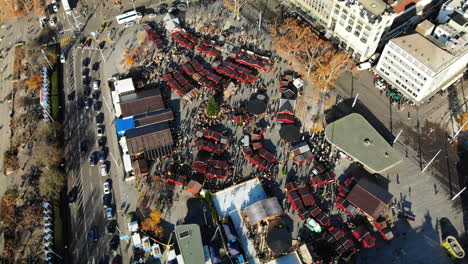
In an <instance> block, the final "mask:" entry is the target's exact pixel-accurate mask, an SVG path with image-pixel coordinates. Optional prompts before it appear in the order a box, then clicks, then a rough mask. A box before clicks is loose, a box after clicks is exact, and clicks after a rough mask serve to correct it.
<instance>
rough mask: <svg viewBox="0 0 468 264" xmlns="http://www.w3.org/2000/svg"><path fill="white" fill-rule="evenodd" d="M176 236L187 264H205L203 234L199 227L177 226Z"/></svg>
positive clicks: (193, 225)
mask: <svg viewBox="0 0 468 264" xmlns="http://www.w3.org/2000/svg"><path fill="white" fill-rule="evenodd" d="M175 235H176V238H177V244H178V245H179V250H180V252H181V253H182V257H183V259H184V263H185V264H200V263H205V255H204V253H203V244H202V239H201V232H200V227H199V226H198V225H195V224H191V225H176V227H175Z"/></svg>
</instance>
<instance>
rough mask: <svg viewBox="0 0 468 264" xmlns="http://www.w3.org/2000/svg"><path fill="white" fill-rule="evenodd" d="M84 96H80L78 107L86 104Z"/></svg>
mask: <svg viewBox="0 0 468 264" xmlns="http://www.w3.org/2000/svg"><path fill="white" fill-rule="evenodd" d="M84 101H85V100H84V97H80V98H78V101H77V104H78V108H83V106H84Z"/></svg>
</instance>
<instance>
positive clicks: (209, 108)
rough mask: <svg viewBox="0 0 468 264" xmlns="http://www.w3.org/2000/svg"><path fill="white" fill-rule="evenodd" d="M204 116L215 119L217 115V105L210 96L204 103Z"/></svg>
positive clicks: (218, 109)
mask: <svg viewBox="0 0 468 264" xmlns="http://www.w3.org/2000/svg"><path fill="white" fill-rule="evenodd" d="M205 111H206V115H207V116H209V117H216V116H218V115H219V111H220V108H219V104H218V103H217V102H216V100H215V98H214V97H213V96H212V97H210V98H208V101H207V102H206V110H205Z"/></svg>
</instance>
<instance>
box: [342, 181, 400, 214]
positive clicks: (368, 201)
mask: <svg viewBox="0 0 468 264" xmlns="http://www.w3.org/2000/svg"><path fill="white" fill-rule="evenodd" d="M392 198H393V196H392V195H391V194H390V193H389V192H388V191H386V190H384V189H383V188H382V187H380V186H378V185H377V184H375V183H373V182H371V181H369V179H368V177H366V176H363V177H361V178H360V179H359V181H358V182H357V183H356V185H354V187H353V189H351V191H350V192H349V194H348V195H347V196H346V200H348V202H350V203H352V204H353V205H354V206H356V207H357V208H359V209H360V210H362V211H364V212H365V213H366V214H368V215H369V216H371V217H372V218H374V219H377V218H378V217H379V216H381V215H385V214H386V212H387V209H388V204H389V203H390V202H391V201H392Z"/></svg>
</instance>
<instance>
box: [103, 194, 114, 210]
mask: <svg viewBox="0 0 468 264" xmlns="http://www.w3.org/2000/svg"><path fill="white" fill-rule="evenodd" d="M111 201H112V195H111V194H104V196H102V204H103V205H104V208H107V207H110V206H111Z"/></svg>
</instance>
